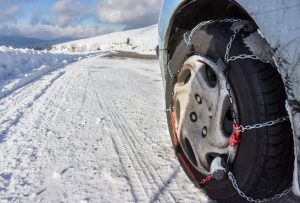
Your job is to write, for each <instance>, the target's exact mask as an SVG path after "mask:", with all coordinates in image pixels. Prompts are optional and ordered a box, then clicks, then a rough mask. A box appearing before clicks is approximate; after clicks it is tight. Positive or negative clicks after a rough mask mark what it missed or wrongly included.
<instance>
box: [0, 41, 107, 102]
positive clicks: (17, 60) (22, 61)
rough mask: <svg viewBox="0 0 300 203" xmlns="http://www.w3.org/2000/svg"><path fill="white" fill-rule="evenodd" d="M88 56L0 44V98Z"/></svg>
mask: <svg viewBox="0 0 300 203" xmlns="http://www.w3.org/2000/svg"><path fill="white" fill-rule="evenodd" d="M103 54H105V53H103ZM88 56H89V55H86V54H85V55H83V54H64V53H52V52H49V51H46V50H45V51H36V50H32V49H14V48H12V47H4V46H0V98H2V97H4V96H6V95H7V94H9V93H11V92H13V91H15V90H16V89H18V88H20V87H23V86H24V85H26V84H28V83H30V82H32V81H33V80H35V79H37V78H39V77H40V76H41V75H44V74H46V73H48V72H51V71H53V70H55V69H57V68H61V67H64V66H65V65H67V64H69V63H73V62H75V61H77V60H81V59H83V58H85V57H88Z"/></svg>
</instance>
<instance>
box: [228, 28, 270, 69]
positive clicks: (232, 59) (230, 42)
mask: <svg viewBox="0 0 300 203" xmlns="http://www.w3.org/2000/svg"><path fill="white" fill-rule="evenodd" d="M239 32H240V30H235V31H234V32H233V34H232V35H231V37H230V40H229V43H228V44H227V46H226V52H225V56H224V60H225V63H229V62H231V61H235V60H238V59H252V60H260V61H261V62H263V63H268V64H271V65H272V66H274V64H273V63H271V62H270V61H268V60H265V59H263V58H260V57H258V56H257V55H255V54H240V55H238V56H230V50H231V47H232V44H233V41H234V40H235V39H236V36H237V34H238V33H239Z"/></svg>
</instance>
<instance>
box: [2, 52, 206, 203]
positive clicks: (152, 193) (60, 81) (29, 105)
mask: <svg viewBox="0 0 300 203" xmlns="http://www.w3.org/2000/svg"><path fill="white" fill-rule="evenodd" d="M162 88H163V85H162V81H161V75H160V71H159V66H158V62H157V61H156V60H141V59H111V58H103V57H100V56H94V57H90V58H87V59H84V60H81V61H78V62H75V63H73V64H71V65H67V66H66V67H64V68H60V69H57V70H55V71H52V72H50V73H48V74H45V75H43V76H42V77H41V78H40V79H38V80H35V81H34V82H32V83H30V84H28V85H26V86H24V87H22V88H21V89H19V90H18V91H15V92H12V93H11V94H10V95H8V96H6V97H5V98H3V99H2V100H0V104H1V105H0V115H1V116H0V123H1V125H0V135H1V136H0V163H1V164H0V199H1V200H3V201H4V200H7V201H12V202H203V201H204V200H206V198H205V196H204V195H203V194H202V193H201V192H199V191H198V190H197V189H195V188H194V186H193V185H192V184H191V183H190V182H189V180H188V178H187V177H186V175H185V174H184V173H183V172H182V170H181V168H180V166H179V164H178V162H177V161H176V159H175V157H174V153H173V150H172V147H171V143H170V140H169V135H168V131H167V125H166V119H165V113H164V104H163V89H162Z"/></svg>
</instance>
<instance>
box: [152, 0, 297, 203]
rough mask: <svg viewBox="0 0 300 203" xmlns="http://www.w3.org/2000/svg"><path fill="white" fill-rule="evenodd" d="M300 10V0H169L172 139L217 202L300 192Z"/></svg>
mask: <svg viewBox="0 0 300 203" xmlns="http://www.w3.org/2000/svg"><path fill="white" fill-rule="evenodd" d="M299 19H300V1H299V0H289V1H283V0H263V1H262V0H235V1H234V0H164V2H163V5H162V9H161V14H160V19H159V46H158V55H159V61H160V67H161V72H162V76H163V82H164V90H165V103H166V115H167V122H168V127H169V132H170V137H171V142H172V144H173V148H174V151H175V154H176V156H177V158H178V161H179V163H180V164H181V166H182V168H183V169H184V171H185V173H186V174H187V176H188V177H189V178H190V180H191V181H192V182H193V183H194V185H195V186H196V187H198V188H200V189H203V190H204V191H205V192H206V194H207V195H208V196H209V197H210V198H212V199H214V200H217V201H218V202H244V201H245V202H247V201H248V202H264V201H268V200H274V199H279V198H281V197H282V196H284V195H286V194H287V193H289V192H290V191H291V190H293V192H294V194H296V195H298V196H300V189H299V188H300V185H299V181H300V175H299V174H300V170H299V166H300V164H299V163H300V46H299V45H300V21H299ZM292 183H293V184H292Z"/></svg>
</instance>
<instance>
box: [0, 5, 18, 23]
mask: <svg viewBox="0 0 300 203" xmlns="http://www.w3.org/2000/svg"><path fill="white" fill-rule="evenodd" d="M21 13H22V9H21V8H20V7H19V6H10V7H8V8H4V9H2V10H0V22H5V21H10V20H15V19H16V17H17V16H18V15H20V14H21Z"/></svg>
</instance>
